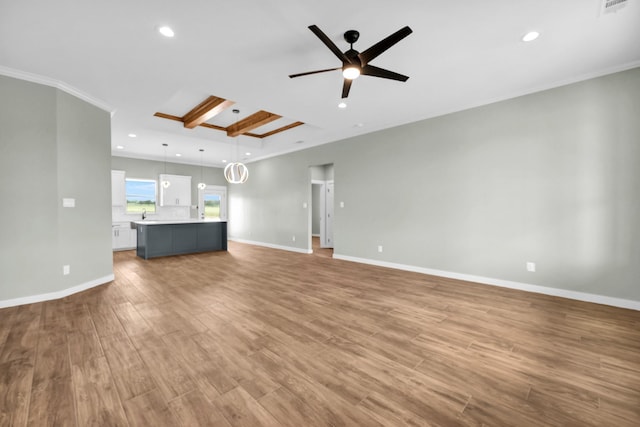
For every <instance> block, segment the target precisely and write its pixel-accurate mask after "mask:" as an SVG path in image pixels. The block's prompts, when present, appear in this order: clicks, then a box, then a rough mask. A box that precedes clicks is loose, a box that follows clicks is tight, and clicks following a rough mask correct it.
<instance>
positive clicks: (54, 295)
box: [0, 274, 115, 308]
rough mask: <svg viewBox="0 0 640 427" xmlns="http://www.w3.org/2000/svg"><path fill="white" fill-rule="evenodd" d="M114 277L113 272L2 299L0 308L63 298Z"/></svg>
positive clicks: (111, 279) (106, 281) (109, 280)
mask: <svg viewBox="0 0 640 427" xmlns="http://www.w3.org/2000/svg"><path fill="white" fill-rule="evenodd" d="M114 279H115V276H114V275H113V274H109V275H107V276H104V277H99V278H97V279H93V280H91V281H89V282H86V283H82V284H80V285H78V286H73V287H71V288H67V289H63V290H61V291H56V292H49V293H46V294H39V295H30V296H27V297H20V298H13V299H7V300H4V301H0V308H5V307H13V306H16V305H24V304H34V303H36V302H42V301H50V300H54V299H60V298H64V297H67V296H69V295H71V294H75V293H78V292H82V291H86V290H87V289H91V288H94V287H96V286H99V285H102V284H104V283H108V282H112V281H113V280H114Z"/></svg>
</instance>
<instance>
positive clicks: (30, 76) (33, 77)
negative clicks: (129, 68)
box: [0, 65, 115, 117]
mask: <svg viewBox="0 0 640 427" xmlns="http://www.w3.org/2000/svg"><path fill="white" fill-rule="evenodd" d="M0 75H3V76H7V77H13V78H15V79H19V80H25V81H28V82H32V83H38V84H41V85H45V86H50V87H54V88H56V89H59V90H61V91H63V92H66V93H68V94H69V95H73V96H75V97H76V98H79V99H81V100H83V101H85V102H87V103H89V104H91V105H93V106H95V107H98V108H100V109H101V110H104V111H106V112H108V113H109V114H111V117H113V114H114V113H115V109H114V108H113V107H112V106H110V105H109V104H107V103H106V102H104V101H102V100H100V99H98V98H95V97H93V96H91V95H89V94H87V93H84V92H82V91H81V90H80V89H77V88H75V87H73V86H70V85H68V84H66V83H65V82H62V81H60V80H56V79H52V78H50V77H45V76H41V75H39V74H34V73H28V72H26V71H21V70H16V69H14V68H9V67H5V66H2V65H0Z"/></svg>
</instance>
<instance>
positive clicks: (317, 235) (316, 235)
mask: <svg viewBox="0 0 640 427" xmlns="http://www.w3.org/2000/svg"><path fill="white" fill-rule="evenodd" d="M311 237H320V235H319V234H312V235H311Z"/></svg>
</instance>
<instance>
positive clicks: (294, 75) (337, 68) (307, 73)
mask: <svg viewBox="0 0 640 427" xmlns="http://www.w3.org/2000/svg"><path fill="white" fill-rule="evenodd" d="M341 68H342V67H336V68H327V69H326V70H316V71H307V72H306V73H298V74H291V75H289V78H294V77H301V76H308V75H309V74H318V73H326V72H327V71H335V70H339V69H341Z"/></svg>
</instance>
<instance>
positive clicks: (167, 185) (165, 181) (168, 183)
mask: <svg viewBox="0 0 640 427" xmlns="http://www.w3.org/2000/svg"><path fill="white" fill-rule="evenodd" d="M170 185H171V182H169V181H167V180H164V181H162V186H163V187H164V188H169V186H170Z"/></svg>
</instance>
